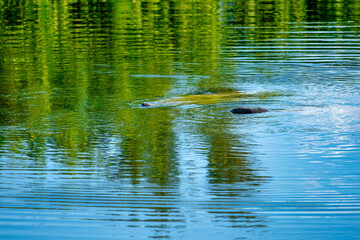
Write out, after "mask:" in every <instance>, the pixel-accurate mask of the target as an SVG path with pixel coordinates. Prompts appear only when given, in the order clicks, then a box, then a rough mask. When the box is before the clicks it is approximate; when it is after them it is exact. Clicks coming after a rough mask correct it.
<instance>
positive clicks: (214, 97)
mask: <svg viewBox="0 0 360 240" xmlns="http://www.w3.org/2000/svg"><path fill="white" fill-rule="evenodd" d="M276 95H277V93H275V92H254V93H248V92H239V91H228V92H217V93H206V94H195V95H186V96H181V97H174V98H168V99H162V100H159V101H155V102H144V103H142V104H141V106H142V107H154V106H177V105H185V104H198V105H207V104H216V103H224V102H232V101H237V100H238V99H244V98H252V99H253V98H254V99H267V98H269V97H273V96H276ZM249 109H250V108H249ZM251 109H253V110H254V112H251V113H255V112H256V111H261V110H256V109H255V108H251ZM251 111H252V110H251ZM262 112H264V111H262ZM249 113H250V112H249ZM256 113H257V112H256Z"/></svg>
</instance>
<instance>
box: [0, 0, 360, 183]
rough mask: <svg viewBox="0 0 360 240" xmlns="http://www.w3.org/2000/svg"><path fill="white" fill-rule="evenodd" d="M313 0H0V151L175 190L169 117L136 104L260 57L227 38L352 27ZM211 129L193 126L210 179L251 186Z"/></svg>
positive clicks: (219, 132)
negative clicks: (325, 25) (204, 140)
mask: <svg viewBox="0 0 360 240" xmlns="http://www.w3.org/2000/svg"><path fill="white" fill-rule="evenodd" d="M313 2H314V4H308V1H290V2H289V1H280V0H279V1H266V2H258V1H234V2H233V1H224V2H219V1H91V2H87V1H83V2H82V1H60V2H59V1H55V2H50V1H21V2H16V1H0V43H1V47H0V77H1V84H0V101H1V110H0V114H1V119H0V121H1V126H2V131H1V132H2V136H1V142H0V144H1V146H2V148H3V149H7V150H9V151H10V154H9V156H10V157H13V158H15V159H28V158H30V159H32V160H34V161H36V162H37V164H43V165H46V164H47V161H46V158H49V157H50V158H51V159H54V161H57V162H61V163H64V164H66V165H70V166H74V165H81V164H83V160H84V159H86V160H88V164H90V165H97V164H104V165H116V166H117V165H118V166H119V173H118V174H117V176H118V177H120V178H130V179H132V182H133V183H138V182H140V181H141V179H143V178H145V179H147V180H148V181H150V182H155V183H158V184H162V185H166V184H170V183H174V182H176V180H177V176H178V174H179V169H178V166H177V164H178V156H177V154H176V151H175V149H176V147H177V144H176V141H177V139H176V136H177V133H176V132H175V131H174V125H175V124H176V121H177V118H176V114H177V112H174V111H170V110H168V109H152V110H151V111H144V109H141V108H137V107H135V106H137V105H138V104H139V103H141V102H143V101H147V100H149V99H150V100H154V99H163V98H168V97H174V96H182V95H184V94H185V93H186V94H187V93H188V91H189V90H188V89H191V91H192V92H196V91H199V92H204V91H206V90H204V89H209V88H219V87H228V85H231V82H232V79H231V74H233V72H234V69H233V68H232V65H225V64H224V62H222V61H221V59H226V58H227V57H230V56H232V57H233V56H234V55H236V54H239V55H242V56H245V57H247V56H248V57H249V56H250V57H255V58H258V59H262V58H263V57H264V56H265V55H266V54H267V53H264V52H261V51H258V52H250V53H246V52H245V51H243V52H240V53H235V52H229V51H222V50H223V49H224V48H226V47H228V46H232V45H233V43H234V42H235V41H236V42H237V41H244V42H243V43H238V45H239V46H244V47H247V46H248V47H249V49H248V50H253V49H251V46H250V44H251V43H252V42H254V41H259V40H265V39H278V40H279V41H276V43H275V44H274V45H273V46H272V47H281V46H286V44H287V38H288V37H289V32H290V29H291V27H292V26H293V25H297V24H299V25H301V23H304V22H310V21H316V20H320V19H321V21H324V22H336V23H334V24H335V25H336V24H341V22H342V21H345V20H346V21H355V22H358V21H359V16H360V14H359V12H360V8H359V4H356V3H355V2H351V1H350V2H349V1H336V2H333V1H313ZM294 13H295V14H294ZM317 18H319V19H317ZM289 23H291V24H289ZM234 25H238V26H239V28H231V27H232V26H234ZM301 29H302V28H299V31H300V30H301ZM276 57H278V58H286V54H284V53H278V54H277V55H276ZM134 75H155V76H158V77H151V78H147V77H134ZM161 76H170V77H167V78H163V77H161ZM216 126H217V128H216V131H214V130H209V129H207V128H204V129H203V126H201V124H200V126H197V127H198V129H200V130H199V131H200V132H201V134H203V135H204V136H207V137H208V139H210V140H209V154H208V161H209V168H210V171H209V174H210V178H211V179H212V181H214V182H216V183H218V182H236V181H252V180H253V179H255V178H256V177H254V173H253V169H251V167H249V166H248V165H249V160H248V159H247V156H248V153H249V151H245V152H244V153H243V154H241V153H239V152H236V153H234V150H233V149H234V148H235V146H239V143H238V142H237V140H235V139H237V138H238V137H239V136H236V135H233V134H231V133H229V132H228V128H229V126H228V125H226V124H217V125H216ZM114 139H116V141H115V143H114V145H113V146H112V145H111V144H109V142H111V141H114ZM219 143H221V144H219ZM240 145H241V144H240ZM109 146H112V147H111V148H116V153H115V154H113V155H111V154H110V153H109V152H111V151H110V149H109V148H110V147H109ZM107 148H108V149H107ZM244 148H246V146H244ZM99 149H100V150H99ZM49 151H50V152H49ZM99 152H100V153H99ZM104 159H105V163H103V162H104Z"/></svg>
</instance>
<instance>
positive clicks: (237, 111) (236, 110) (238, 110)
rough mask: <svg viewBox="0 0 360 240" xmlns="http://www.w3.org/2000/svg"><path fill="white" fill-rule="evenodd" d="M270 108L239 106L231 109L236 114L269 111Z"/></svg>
mask: <svg viewBox="0 0 360 240" xmlns="http://www.w3.org/2000/svg"><path fill="white" fill-rule="evenodd" d="M268 111H269V110H267V109H264V108H259V107H258V108H243V107H239V108H234V109H233V110H231V112H232V113H235V114H251V113H263V112H268Z"/></svg>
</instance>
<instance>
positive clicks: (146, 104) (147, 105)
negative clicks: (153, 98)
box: [141, 102, 152, 107]
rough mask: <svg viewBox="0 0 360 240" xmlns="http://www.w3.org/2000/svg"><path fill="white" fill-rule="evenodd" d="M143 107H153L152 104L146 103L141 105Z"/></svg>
mask: <svg viewBox="0 0 360 240" xmlns="http://www.w3.org/2000/svg"><path fill="white" fill-rule="evenodd" d="M141 106H142V107H150V106H152V104H150V103H147V102H144V103H142V104H141Z"/></svg>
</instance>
